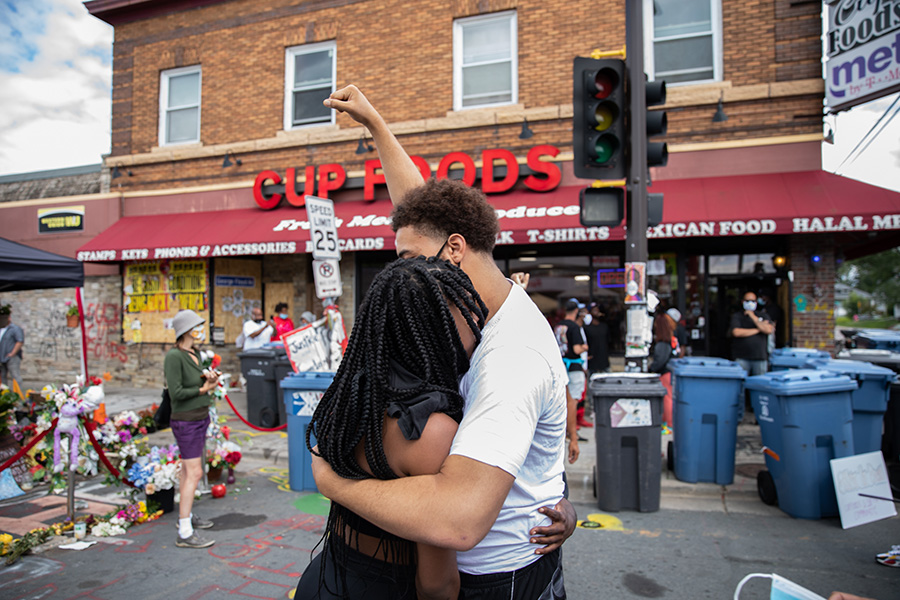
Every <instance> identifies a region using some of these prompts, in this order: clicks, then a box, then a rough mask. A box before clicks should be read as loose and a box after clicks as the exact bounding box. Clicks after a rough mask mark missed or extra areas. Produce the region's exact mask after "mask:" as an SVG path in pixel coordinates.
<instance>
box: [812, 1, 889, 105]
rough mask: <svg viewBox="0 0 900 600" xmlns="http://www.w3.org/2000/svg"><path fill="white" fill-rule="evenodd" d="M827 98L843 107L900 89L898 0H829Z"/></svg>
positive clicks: (826, 65)
mask: <svg viewBox="0 0 900 600" xmlns="http://www.w3.org/2000/svg"><path fill="white" fill-rule="evenodd" d="M825 54H826V59H827V60H826V63H825V80H826V90H825V97H826V100H827V103H828V108H829V109H830V110H832V111H837V110H844V109H847V108H850V107H852V106H856V105H857V104H862V103H863V102H868V101H869V100H874V99H876V98H880V97H882V96H886V95H888V94H891V93H893V92H895V91H898V90H900V0H830V1H828V32H827V34H826V36H825Z"/></svg>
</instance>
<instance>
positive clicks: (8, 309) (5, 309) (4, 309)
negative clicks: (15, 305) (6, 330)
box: [0, 304, 12, 315]
mask: <svg viewBox="0 0 900 600" xmlns="http://www.w3.org/2000/svg"><path fill="white" fill-rule="evenodd" d="M9 314H12V305H11V304H0V315H9Z"/></svg>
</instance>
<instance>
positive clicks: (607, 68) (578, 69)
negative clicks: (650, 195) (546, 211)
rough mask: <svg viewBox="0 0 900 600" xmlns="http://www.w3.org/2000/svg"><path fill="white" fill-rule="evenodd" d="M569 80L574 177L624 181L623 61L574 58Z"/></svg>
mask: <svg viewBox="0 0 900 600" xmlns="http://www.w3.org/2000/svg"><path fill="white" fill-rule="evenodd" d="M572 79H573V82H574V93H573V109H574V119H573V128H572V150H573V153H574V155H575V158H574V170H575V176H576V177H581V178H584V179H606V180H610V179H624V178H625V173H626V169H627V165H626V151H625V149H626V146H627V139H626V129H625V113H626V108H627V106H626V103H627V97H626V95H625V61H623V60H620V59H617V58H605V59H594V58H584V57H576V58H575V63H574V72H573V77H572Z"/></svg>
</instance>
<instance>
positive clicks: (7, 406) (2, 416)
mask: <svg viewBox="0 0 900 600" xmlns="http://www.w3.org/2000/svg"><path fill="white" fill-rule="evenodd" d="M20 400H21V398H19V395H18V394H17V393H15V392H13V391H11V390H3V391H2V392H0V435H5V434H7V433H9V425H10V422H11V421H14V419H15V410H16V404H18V403H19V401H20Z"/></svg>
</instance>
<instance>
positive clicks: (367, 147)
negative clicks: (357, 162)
mask: <svg viewBox="0 0 900 600" xmlns="http://www.w3.org/2000/svg"><path fill="white" fill-rule="evenodd" d="M374 151H375V146H373V145H372V144H369V143H367V142H366V136H365V135H361V136H359V144H358V145H357V146H356V154H365V153H366V152H374Z"/></svg>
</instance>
